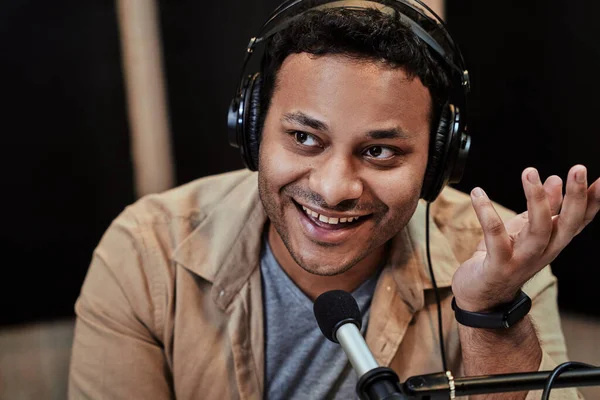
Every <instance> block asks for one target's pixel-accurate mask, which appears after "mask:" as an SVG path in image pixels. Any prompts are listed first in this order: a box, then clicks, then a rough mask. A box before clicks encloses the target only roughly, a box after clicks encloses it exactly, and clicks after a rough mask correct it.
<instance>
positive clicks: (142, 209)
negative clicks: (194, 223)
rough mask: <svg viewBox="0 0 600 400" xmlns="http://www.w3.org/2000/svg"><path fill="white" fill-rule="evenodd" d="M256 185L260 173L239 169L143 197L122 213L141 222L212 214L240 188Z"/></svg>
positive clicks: (133, 220)
mask: <svg viewBox="0 0 600 400" xmlns="http://www.w3.org/2000/svg"><path fill="white" fill-rule="evenodd" d="M255 185H256V174H255V173H253V172H251V171H249V170H238V171H233V172H227V173H223V174H218V175H211V176H207V177H203V178H200V179H196V180H194V181H192V182H189V183H187V184H184V185H181V186H178V187H176V188H174V189H170V190H167V191H165V192H162V193H158V194H151V195H147V196H144V197H142V198H141V199H139V200H138V201H137V202H135V203H134V204H132V205H130V206H128V207H127V208H126V209H125V211H124V212H123V213H122V214H121V215H120V216H119V218H122V219H130V220H131V221H132V222H134V223H135V224H137V225H149V224H150V225H152V224H161V223H165V222H172V221H174V220H181V219H184V220H194V219H197V218H201V217H202V216H203V215H208V214H210V212H211V211H212V210H213V209H214V208H215V207H217V206H218V205H220V204H221V203H222V202H223V200H224V199H226V198H227V197H228V196H229V195H230V194H231V193H232V192H234V191H236V189H241V188H243V187H244V186H248V187H249V188H250V187H253V186H255Z"/></svg>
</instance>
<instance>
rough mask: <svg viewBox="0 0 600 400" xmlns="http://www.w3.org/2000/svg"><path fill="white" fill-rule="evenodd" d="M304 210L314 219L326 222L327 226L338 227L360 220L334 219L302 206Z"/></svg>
mask: <svg viewBox="0 0 600 400" xmlns="http://www.w3.org/2000/svg"><path fill="white" fill-rule="evenodd" d="M302 209H303V210H304V212H305V213H306V214H308V215H310V216H312V217H314V218H317V219H318V220H319V221H321V222H325V223H327V224H332V225H336V224H338V223H344V222H352V221H355V220H357V219H358V217H350V218H334V217H331V218H329V217H326V216H324V215H321V214H319V213H317V212H314V211H313V210H311V209H309V208H308V207H306V206H302Z"/></svg>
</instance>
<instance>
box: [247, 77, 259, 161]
mask: <svg viewBox="0 0 600 400" xmlns="http://www.w3.org/2000/svg"><path fill="white" fill-rule="evenodd" d="M261 82H262V78H261V77H260V73H256V74H254V76H252V81H251V82H250V84H249V86H248V100H247V103H246V107H247V109H246V115H245V126H244V130H245V135H244V136H245V139H246V143H245V146H246V155H247V158H248V161H249V162H248V163H247V166H248V168H249V169H250V170H252V171H257V170H258V150H259V147H260V136H261V127H260V117H261V115H260V87H261ZM250 163H251V165H250Z"/></svg>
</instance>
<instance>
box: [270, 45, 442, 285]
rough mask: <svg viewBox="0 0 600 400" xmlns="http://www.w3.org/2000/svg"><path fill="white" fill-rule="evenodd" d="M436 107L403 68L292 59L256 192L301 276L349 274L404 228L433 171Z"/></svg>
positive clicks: (284, 70)
mask: <svg viewBox="0 0 600 400" xmlns="http://www.w3.org/2000/svg"><path fill="white" fill-rule="evenodd" d="M430 107H431V98H430V95H429V91H428V90H427V88H426V87H424V86H423V84H422V83H421V81H420V80H419V78H417V77H414V78H408V76H407V74H406V73H405V71H404V70H403V69H402V68H396V69H392V68H390V67H388V66H385V65H384V64H382V63H378V62H373V61H365V60H355V59H351V58H348V57H344V56H339V55H326V56H320V57H315V56H311V55H308V54H306V53H301V54H293V55H290V56H289V57H287V58H286V59H285V61H284V63H283V65H282V66H281V69H280V71H279V73H278V77H277V83H276V88H275V90H274V93H273V96H272V99H271V106H270V108H269V111H268V114H267V116H266V119H265V124H264V129H263V133H262V141H261V145H260V160H259V191H260V197H261V200H262V202H263V205H264V207H265V210H266V213H267V215H268V217H269V219H270V221H271V223H272V224H273V226H274V227H275V229H276V230H277V233H278V235H279V236H280V237H281V239H282V241H283V243H284V244H285V247H286V248H287V250H288V251H289V253H290V254H291V256H292V257H293V259H294V260H295V261H296V263H298V264H299V265H300V266H301V267H302V268H304V269H305V270H306V271H308V272H311V273H314V274H318V275H336V274H340V273H342V272H345V271H346V270H348V269H349V268H351V267H352V266H353V265H355V264H356V263H357V262H359V261H360V260H362V259H364V258H365V257H366V256H368V255H369V254H370V253H371V252H372V251H373V250H375V249H378V248H379V247H380V246H382V245H383V244H384V243H385V242H387V241H388V240H389V239H390V238H392V237H393V236H394V235H396V234H397V233H398V232H399V231H400V230H401V229H402V228H403V227H404V226H405V225H406V223H407V222H408V220H409V219H410V218H411V216H412V214H413V213H414V211H415V208H416V206H417V202H418V199H419V194H420V191H421V185H422V182H423V176H424V174H425V168H426V165H427V155H428V146H429V113H430ZM356 217H358V219H355V218H356ZM350 219H351V222H348V221H349V220H350Z"/></svg>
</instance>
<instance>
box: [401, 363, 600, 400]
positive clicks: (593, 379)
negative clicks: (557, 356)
mask: <svg viewBox="0 0 600 400" xmlns="http://www.w3.org/2000/svg"><path fill="white" fill-rule="evenodd" d="M551 373H552V371H540V372H521V373H513V374H501V375H484V376H470V377H463V378H452V375H450V374H449V373H444V372H438V373H435V374H429V375H418V376H413V377H410V378H408V379H407V380H406V381H405V382H404V383H403V384H402V385H401V389H400V390H401V392H402V394H404V395H405V396H407V397H408V398H417V399H431V400H437V399H440V400H441V399H453V398H454V397H455V396H467V395H475V394H487V393H500V392H519V391H525V390H540V389H543V388H544V386H545V385H546V381H547V380H548V377H549V376H550V374H551ZM595 385H600V368H585V369H577V370H570V371H565V372H563V373H561V374H560V375H559V376H558V377H557V378H556V380H555V381H554V384H553V385H552V388H553V389H559V388H568V387H579V386H595Z"/></svg>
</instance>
